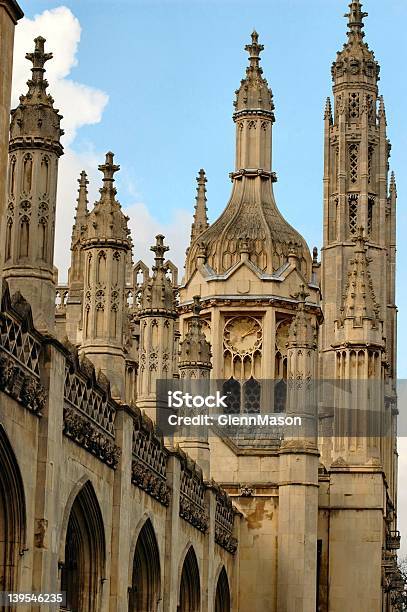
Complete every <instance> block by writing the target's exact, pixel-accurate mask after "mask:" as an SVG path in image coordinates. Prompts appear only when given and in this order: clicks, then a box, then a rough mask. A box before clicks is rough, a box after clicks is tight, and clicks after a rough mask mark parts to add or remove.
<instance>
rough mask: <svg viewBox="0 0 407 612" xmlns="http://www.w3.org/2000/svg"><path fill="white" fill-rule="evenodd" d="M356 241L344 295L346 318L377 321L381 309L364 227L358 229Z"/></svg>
mask: <svg viewBox="0 0 407 612" xmlns="http://www.w3.org/2000/svg"><path fill="white" fill-rule="evenodd" d="M354 241H355V250H354V257H353V258H352V259H351V260H350V262H349V271H348V283H347V286H346V289H345V294H344V316H345V318H357V319H363V318H370V319H373V320H376V319H377V318H378V317H379V310H380V309H379V306H378V304H377V302H376V297H375V294H374V291H373V284H372V279H371V276H370V271H369V262H370V259H369V258H368V256H367V252H366V251H367V248H366V242H367V238H366V237H365V235H364V229H363V227H359V228H358V230H357V234H356V236H355V238H354Z"/></svg>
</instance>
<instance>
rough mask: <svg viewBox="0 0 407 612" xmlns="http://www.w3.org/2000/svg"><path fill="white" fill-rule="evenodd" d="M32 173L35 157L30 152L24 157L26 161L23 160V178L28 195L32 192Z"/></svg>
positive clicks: (24, 190) (25, 191)
mask: <svg viewBox="0 0 407 612" xmlns="http://www.w3.org/2000/svg"><path fill="white" fill-rule="evenodd" d="M32 174H33V158H32V156H31V155H30V154H29V153H28V154H27V155H26V156H25V157H24V161H23V176H22V179H23V185H22V187H23V193H25V194H26V195H28V194H29V193H31V187H32Z"/></svg>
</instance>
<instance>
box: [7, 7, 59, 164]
mask: <svg viewBox="0 0 407 612" xmlns="http://www.w3.org/2000/svg"><path fill="white" fill-rule="evenodd" d="M0 2H1V0H0ZM18 149H43V150H46V151H52V152H53V153H56V154H57V155H58V157H61V155H63V153H64V147H63V146H62V145H61V143H60V142H58V141H57V140H50V139H48V138H40V137H38V136H19V137H18V138H13V139H12V140H10V144H9V152H10V153H12V152H13V151H17V150H18Z"/></svg>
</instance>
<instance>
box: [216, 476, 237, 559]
mask: <svg viewBox="0 0 407 612" xmlns="http://www.w3.org/2000/svg"><path fill="white" fill-rule="evenodd" d="M234 521H235V510H234V507H233V504H232V500H231V499H230V497H229V495H228V494H227V493H226V491H224V490H223V489H221V488H220V487H217V491H216V511H215V542H216V543H217V544H219V546H222V548H224V549H225V550H227V551H228V552H230V553H232V554H234V553H235V552H236V550H237V539H236V538H235V537H234V536H233V527H234Z"/></svg>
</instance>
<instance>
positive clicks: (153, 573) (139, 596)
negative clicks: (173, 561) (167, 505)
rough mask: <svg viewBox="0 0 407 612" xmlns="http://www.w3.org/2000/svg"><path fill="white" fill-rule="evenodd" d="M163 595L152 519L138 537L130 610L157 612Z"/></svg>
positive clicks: (133, 611)
mask: <svg viewBox="0 0 407 612" xmlns="http://www.w3.org/2000/svg"><path fill="white" fill-rule="evenodd" d="M160 596H161V572H160V553H159V550H158V545H157V540H156V537H155V533H154V529H153V525H152V523H151V521H150V519H147V521H146V522H145V523H144V525H143V528H142V530H141V531H140V534H139V536H138V538H137V544H136V550H135V552H134V559H133V578H132V586H131V589H130V593H129V612H145V611H147V610H148V612H156V611H157V606H158V602H159V601H160Z"/></svg>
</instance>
